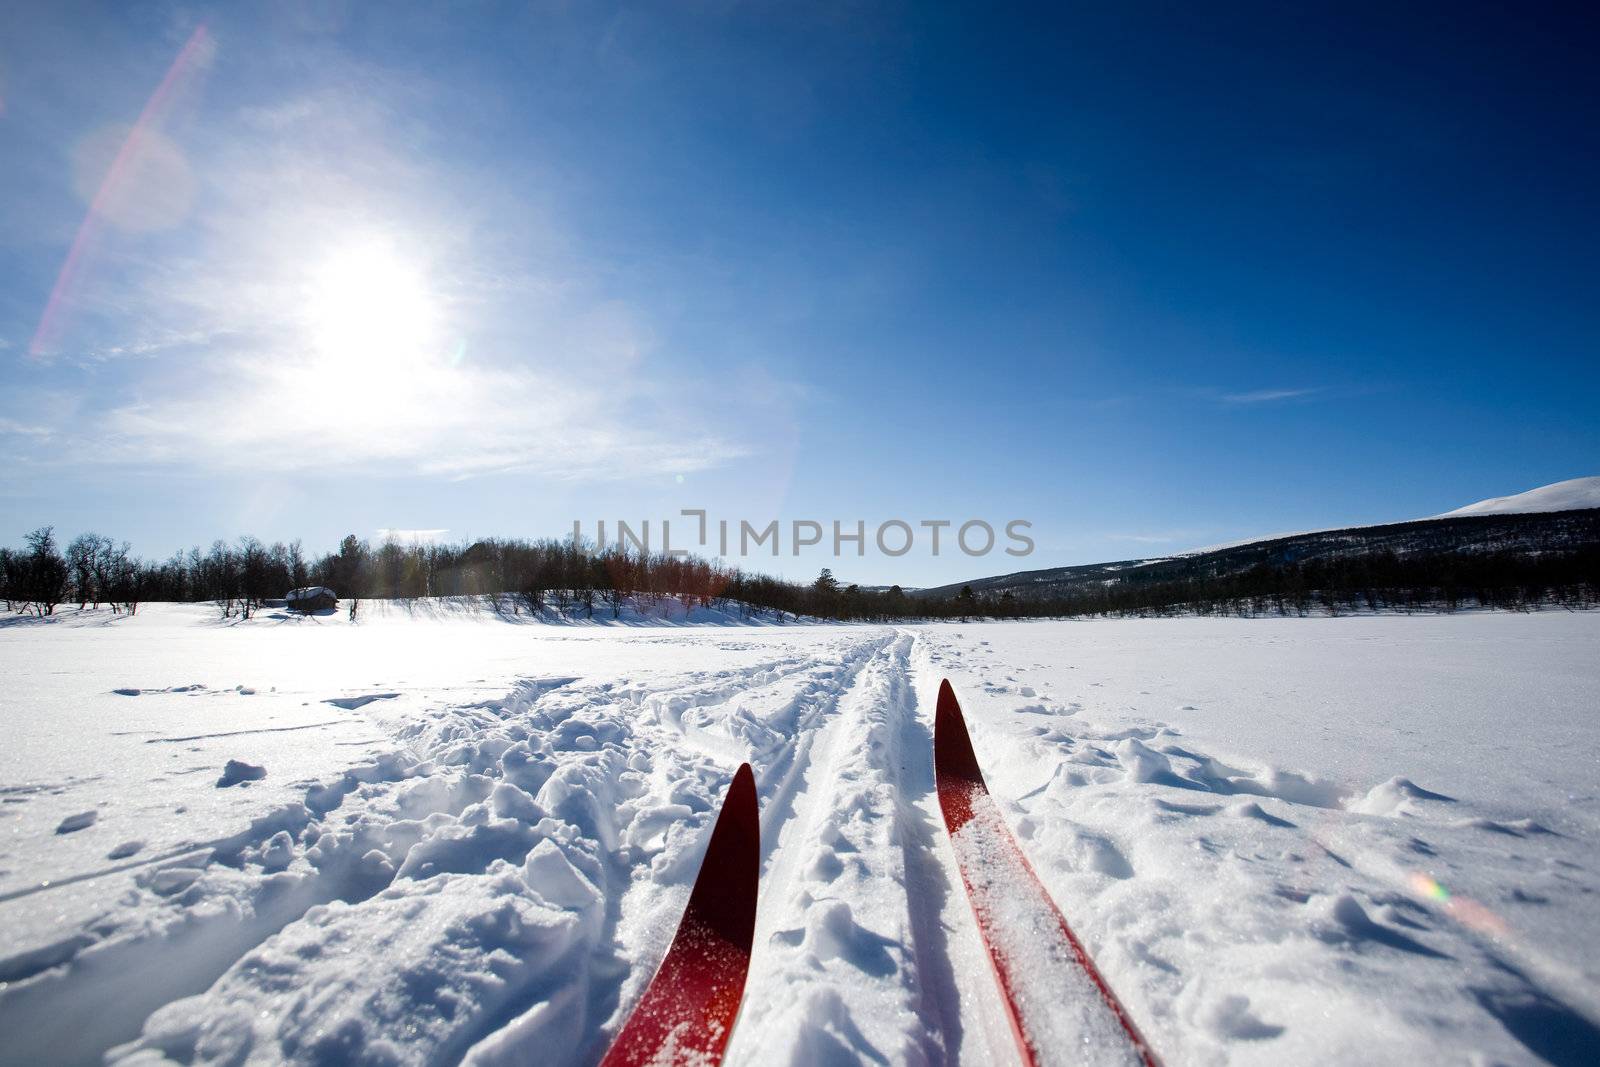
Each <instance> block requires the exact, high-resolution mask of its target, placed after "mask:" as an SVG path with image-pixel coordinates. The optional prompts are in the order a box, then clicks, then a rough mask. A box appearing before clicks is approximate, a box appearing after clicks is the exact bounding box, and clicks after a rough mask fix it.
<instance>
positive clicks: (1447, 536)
mask: <svg viewBox="0 0 1600 1067" xmlns="http://www.w3.org/2000/svg"><path fill="white" fill-rule="evenodd" d="M1569 503H1573V504H1575V506H1567V505H1568V504H1569ZM1597 549H1600V478H1576V479H1573V480H1571V481H1566V482H1557V483H1556V484H1555V485H1549V486H1544V487H1543V488H1540V489H1534V490H1531V491H1529V492H1526V493H1520V494H1518V495H1516V496H1511V497H1501V498H1497V499H1494V500H1485V501H1482V502H1480V503H1478V504H1471V505H1468V506H1467V507H1465V508H1461V509H1458V510H1457V511H1453V512H1450V513H1448V514H1445V515H1440V516H1435V517H1433V518H1428V519H1417V520H1413V521H1411V522H1400V523H1390V524H1386V525H1381V526H1357V527H1349V528H1346V529H1338V530H1317V531H1313V532H1309V533H1298V534H1286V535H1281V536H1277V537H1268V538H1263V539H1261V540H1256V541H1244V542H1239V543H1235V544H1230V545H1221V546H1217V547H1214V548H1209V549H1201V550H1197V551H1194V552H1185V553H1181V554H1178V555H1174V556H1163V557H1157V558H1145V559H1130V560H1119V561H1116V562H1111V563H1090V564H1082V565H1079V566H1074V567H1051V568H1048V569H1044V570H1035V571H1019V572H1017V573H1014V574H1003V575H996V576H994V577H989V578H978V579H974V580H972V581H968V582H955V583H953V584H950V585H944V586H938V587H936V588H931V589H922V590H918V591H917V592H915V593H912V594H910V595H912V596H914V597H919V598H921V597H927V598H937V599H946V598H949V597H953V596H955V595H956V594H957V593H959V592H960V591H961V589H962V588H963V587H967V586H970V587H971V589H972V591H973V593H974V594H976V595H977V596H980V597H990V598H992V597H999V596H1002V595H1005V594H1007V593H1009V594H1011V595H1012V596H1013V597H1015V598H1016V599H1018V600H1024V601H1040V600H1063V599H1072V600H1085V599H1097V598H1102V599H1118V600H1121V599H1130V598H1131V599H1134V600H1142V599H1144V598H1145V596H1146V594H1148V596H1149V597H1150V598H1153V599H1156V600H1165V599H1174V600H1176V599H1181V598H1182V597H1183V596H1185V595H1188V594H1189V593H1197V594H1202V593H1203V595H1205V596H1213V595H1217V591H1218V590H1222V589H1229V590H1233V589H1244V588H1249V589H1251V590H1252V591H1254V590H1276V589H1278V588H1281V587H1284V586H1293V585H1297V584H1303V582H1304V581H1305V580H1312V581H1316V580H1325V579H1326V576H1327V575H1328V574H1329V573H1331V572H1338V573H1339V575H1340V580H1341V581H1344V580H1347V579H1348V578H1349V575H1348V574H1347V573H1346V572H1348V571H1349V570H1350V569H1351V568H1362V567H1365V568H1366V569H1367V570H1368V571H1370V572H1372V573H1374V574H1376V573H1379V572H1383V573H1390V572H1394V573H1393V574H1392V575H1391V576H1392V577H1393V578H1394V580H1396V581H1400V582H1403V583H1404V584H1407V585H1410V584H1413V583H1415V582H1418V581H1421V580H1423V578H1424V577H1425V576H1426V575H1431V574H1432V573H1433V572H1434V571H1437V570H1440V569H1441V568H1443V569H1444V570H1446V571H1450V572H1452V573H1453V574H1459V573H1460V572H1461V571H1462V566H1460V565H1459V564H1461V562H1462V561H1467V563H1469V564H1470V565H1471V567H1472V568H1476V569H1483V568H1484V567H1485V566H1486V565H1487V564H1488V562H1489V561H1491V560H1492V561H1493V566H1492V567H1491V568H1490V569H1491V570H1498V571H1508V570H1516V569H1518V568H1520V567H1522V566H1523V564H1525V563H1527V562H1528V561H1530V560H1541V559H1542V560H1545V561H1546V563H1550V562H1551V561H1553V560H1554V558H1555V557H1557V556H1571V555H1573V554H1575V553H1582V554H1584V557H1585V559H1588V558H1589V557H1591V556H1593V555H1594V554H1595V553H1596V550H1597ZM1451 560H1455V561H1456V563H1454V564H1452V563H1451V562H1450V561H1451ZM1541 566H1545V564H1541ZM1397 567H1398V568H1400V570H1403V571H1404V572H1405V573H1404V574H1403V575H1402V574H1401V573H1399V572H1398V571H1396V570H1395V569H1396V568H1397ZM1547 569H1548V568H1547ZM1585 573H1587V572H1586V571H1585ZM1490 577H1491V578H1492V575H1491V576H1490ZM1429 580H1431V579H1429ZM1452 580H1454V579H1452ZM1252 595H1254V593H1252Z"/></svg>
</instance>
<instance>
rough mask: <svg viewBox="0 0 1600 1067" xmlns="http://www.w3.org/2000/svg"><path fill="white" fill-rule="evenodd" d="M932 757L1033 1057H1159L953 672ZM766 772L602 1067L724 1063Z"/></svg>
mask: <svg viewBox="0 0 1600 1067" xmlns="http://www.w3.org/2000/svg"><path fill="white" fill-rule="evenodd" d="M933 765H934V776H935V779H936V787H937V789H938V793H939V807H940V809H941V810H942V811H943V812H944V822H945V827H946V828H947V829H948V830H949V832H950V843H951V845H952V848H953V851H954V852H955V857H956V866H957V868H958V869H959V870H960V871H961V880H962V882H963V883H964V884H965V886H966V890H967V898H968V900H969V901H970V902H971V904H972V912H973V915H974V917H975V918H976V919H977V924H978V931H979V933H980V934H981V936H982V939H983V944H984V947H985V948H986V949H987V950H988V955H989V961H990V963H991V964H992V965H993V968H994V975H995V979H996V981H997V983H998V985H999V991H1000V999H1001V1001H1002V1002H1003V1003H1004V1004H1005V1008H1006V1013H1007V1015H1008V1017H1009V1021H1010V1024H1011V1033H1012V1036H1013V1037H1014V1038H1015V1039H1016V1043H1017V1052H1018V1054H1019V1056H1020V1059H1021V1061H1022V1063H1024V1064H1026V1065H1027V1067H1036V1065H1042V1064H1049V1063H1064V1062H1071V1063H1108V1064H1110V1063H1116V1064H1130V1065H1138V1067H1157V1065H1158V1061H1157V1060H1156V1056H1155V1053H1154V1052H1153V1051H1151V1049H1150V1045H1149V1043H1148V1042H1146V1041H1145V1039H1144V1038H1143V1037H1142V1036H1140V1034H1139V1030H1138V1028H1137V1027H1135V1026H1134V1024H1133V1020H1132V1019H1130V1018H1129V1017H1128V1013H1127V1011H1126V1010H1125V1009H1124V1008H1123V1006H1122V1004H1121V1002H1120V1001H1118V1000H1117V997H1116V994H1114V993H1112V991H1111V987H1110V986H1109V985H1107V984H1106V981H1105V979H1104V978H1102V977H1101V975H1100V972H1099V970H1098V969H1097V968H1096V967H1095V965H1094V961H1093V960H1091V959H1090V958H1089V954H1088V952H1087V951H1085V949H1084V947H1083V945H1082V943H1081V942H1079V940H1078V938H1077V937H1076V935H1074V934H1073V932H1072V929H1071V928H1070V927H1069V926H1068V925H1067V920H1066V919H1065V918H1064V917H1062V915H1061V912H1060V911H1059V910H1058V909H1057V908H1056V906H1055V904H1054V903H1052V902H1051V900H1050V897H1049V894H1047V893H1046V892H1045V889H1044V885H1043V884H1042V883H1041V882H1040V881H1039V876H1038V875H1037V874H1036V873H1035V872H1034V870H1033V866H1032V865H1031V864H1030V863H1029V862H1028V859H1027V857H1026V856H1024V855H1023V853H1022V850H1021V849H1020V848H1019V847H1018V846H1017V842H1016V839H1015V838H1013V837H1012V836H1011V831H1010V830H1009V829H1007V828H1006V825H1005V821H1004V819H1003V818H1002V816H1001V814H1000V808H999V805H997V804H996V803H995V801H994V798H993V797H991V796H990V795H989V789H988V786H986V785H985V784H984V780H983V773H982V772H981V771H980V770H979V769H978V757H977V755H976V754H975V753H974V752H973V750H972V739H971V738H970V737H969V736H968V734H967V725H966V720H965V718H964V717H963V716H962V714H961V705H960V704H959V703H958V702H957V701H956V694H955V690H953V689H952V688H951V687H950V683H949V682H948V681H946V682H944V683H943V684H942V685H940V687H939V703H938V709H937V711H936V714H935V717H934V731H933ZM760 838H761V828H760V823H759V820H758V819H757V815H756V782H755V776H754V775H753V774H752V773H751V771H750V765H749V764H748V763H746V764H744V765H742V766H741V767H740V768H739V771H738V773H737V774H735V775H734V777H733V784H732V785H730V786H729V787H728V793H727V796H726V797H725V798H724V799H723V802H722V812H721V814H719V815H718V816H717V823H716V826H715V828H714V829H713V830H712V832H711V842H710V845H709V846H708V847H707V849H706V856H705V859H704V860H703V861H702V862H701V864H700V873H699V875H698V877H696V879H695V883H694V889H693V890H692V891H691V893H690V895H689V904H688V906H687V907H686V908H685V909H684V914H683V921H682V923H681V924H680V925H679V926H678V932H677V934H676V935H675V936H674V937H673V939H672V944H671V946H670V947H669V948H668V949H667V955H666V958H665V959H664V960H662V962H661V967H660V968H659V969H658V970H657V971H656V974H655V977H654V978H653V979H651V981H650V984H649V986H648V987H646V989H645V991H644V996H643V997H642V998H641V999H640V1001H639V1003H638V1005H637V1006H636V1007H635V1008H634V1010H633V1014H632V1015H631V1016H629V1018H628V1021H627V1023H626V1024H624V1026H623V1027H622V1030H621V1032H620V1033H619V1034H618V1035H617V1038H616V1041H614V1042H613V1043H612V1045H611V1049H610V1051H608V1052H607V1053H606V1056H605V1059H603V1060H602V1061H601V1067H644V1065H646V1064H649V1065H658V1067H666V1065H689V1064H694V1065H697V1067H698V1065H705V1067H714V1065H716V1064H718V1063H720V1062H721V1061H722V1053H723V1050H724V1049H726V1048H727V1045H728V1039H729V1038H730V1037H731V1036H732V1035H733V1026H734V1022H735V1020H736V1019H737V1018H738V1015H739V1004H740V1001H741V1000H742V999H743V996H744V984H745V976H746V974H747V972H748V971H749V967H750V954H751V951H752V948H753V945H752V941H753V940H754V938H755V928H756V883H757V880H758V878H759V875H760V865H761V860H760V856H761V845H760Z"/></svg>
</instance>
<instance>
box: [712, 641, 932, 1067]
mask: <svg viewBox="0 0 1600 1067" xmlns="http://www.w3.org/2000/svg"><path fill="white" fill-rule="evenodd" d="M912 643H913V639H912V638H911V637H910V636H909V635H907V634H904V633H898V632H896V633H891V634H889V635H888V636H887V637H885V638H884V640H883V641H882V642H881V644H880V645H879V647H878V648H877V649H876V650H875V651H874V653H873V654H872V656H871V658H870V660H869V661H868V662H866V663H865V665H864V666H862V668H861V669H860V671H859V672H858V673H857V675H856V677H855V679H854V681H853V684H852V685H851V686H850V688H849V690H848V691H847V692H846V693H845V694H844V695H843V697H842V698H841V699H840V700H839V704H838V710H837V712H836V713H835V714H834V715H833V716H831V717H830V719H829V721H828V722H827V723H826V724H825V725H824V727H823V730H824V733H823V735H822V736H821V737H820V738H819V739H818V741H817V743H815V744H814V745H813V746H812V747H810V748H809V749H808V751H806V752H805V753H804V754H803V755H804V756H805V757H806V758H807V759H806V762H805V763H804V764H803V765H802V766H798V767H797V768H796V773H798V774H800V775H801V776H802V778H803V781H801V782H799V783H797V784H796V785H795V787H794V792H793V810H792V812H791V813H790V814H788V816H787V818H786V819H785V821H784V824H783V826H782V828H781V830H780V831H779V834H778V836H777V841H776V843H775V846H774V851H773V853H772V856H771V859H770V862H769V864H768V865H767V869H766V871H765V874H764V878H763V883H762V899H761V906H760V910H759V912H758V914H757V919H756V958H755V961H754V962H753V964H752V966H751V973H750V979H749V984H748V985H747V987H746V992H745V1003H744V1011H743V1014H742V1015H741V1018H740V1024H739V1026H738V1028H736V1029H735V1031H734V1037H733V1041H732V1043H730V1045H729V1048H728V1057H727V1062H729V1063H732V1064H741V1063H755V1062H757V1061H759V1062H761V1063H762V1064H763V1065H765V1064H768V1063H770V1062H771V1060H772V1057H773V1055H774V1051H773V1050H775V1049H776V1050H782V1051H781V1052H780V1053H778V1058H779V1062H782V1063H792V1064H807V1063H816V1062H839V1061H841V1060H845V1059H853V1060H858V1061H862V1062H874V1063H887V1062H896V1063H910V1064H923V1063H937V1062H941V1061H942V1060H943V1059H944V1056H943V1035H942V1031H940V1030H939V1029H938V1026H937V1024H938V1023H939V1022H940V1021H941V1017H935V1019H934V1020H933V1022H934V1026H933V1027H932V1028H930V1026H929V1020H928V1019H925V1018H923V1017H922V1012H921V1009H922V1008H923V1006H924V1002H925V997H924V994H923V990H922V981H921V978H920V976H919V968H918V957H919V952H918V942H919V929H920V928H921V927H922V924H920V923H919V922H918V921H917V919H916V917H915V916H914V915H913V907H914V906H913V904H912V903H911V901H910V899H909V897H908V894H907V866H906V861H905V856H906V849H907V847H916V846H915V845H910V846H908V843H907V841H906V838H905V835H906V832H907V829H908V825H907V820H906V819H904V818H902V817H901V815H900V814H899V812H900V804H901V782H900V778H901V772H902V753H901V751H900V750H901V745H902V743H903V740H904V738H905V723H904V719H905V717H906V716H907V715H908V714H911V713H912V710H913V708H914V705H912V704H911V703H910V702H909V701H908V700H907V699H906V694H907V681H906V667H907V662H908V657H909V652H910V648H911V645H912ZM923 932H925V931H923ZM927 947H929V948H931V947H932V946H927Z"/></svg>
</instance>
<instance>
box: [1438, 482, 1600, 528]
mask: <svg viewBox="0 0 1600 1067" xmlns="http://www.w3.org/2000/svg"><path fill="white" fill-rule="evenodd" d="M1579 508H1600V477H1595V478H1569V479H1567V480H1566V481H1564V482H1555V483H1554V484H1552V485H1542V486H1540V487H1539V488H1537V489H1529V490H1528V491H1527V492H1526V493H1518V494H1516V495H1515V496H1495V497H1490V498H1489V499H1488V500H1480V501H1478V502H1477V503H1476V504H1468V505H1467V506H1466V507H1464V508H1456V509H1455V510H1454V511H1447V512H1445V513H1444V514H1443V515H1436V516H1434V518H1439V519H1448V518H1451V517H1452V516H1455V515H1525V514H1528V513H1530V512H1539V511H1576V510H1578V509H1579Z"/></svg>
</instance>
